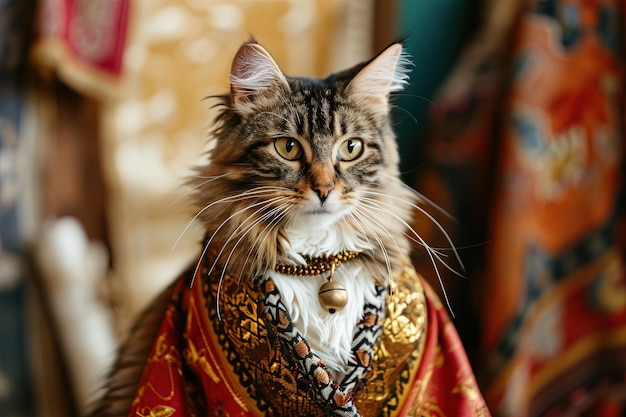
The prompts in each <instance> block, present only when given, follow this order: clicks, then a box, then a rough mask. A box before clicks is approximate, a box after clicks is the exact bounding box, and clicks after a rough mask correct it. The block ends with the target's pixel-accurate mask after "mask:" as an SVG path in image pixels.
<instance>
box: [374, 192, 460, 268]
mask: <svg viewBox="0 0 626 417" xmlns="http://www.w3.org/2000/svg"><path fill="white" fill-rule="evenodd" d="M363 201H369V203H373V204H374V205H375V206H374V207H370V208H372V209H374V210H379V211H381V212H384V213H387V212H388V208H387V207H384V206H382V205H381V202H380V201H377V200H373V199H363ZM394 217H396V218H397V219H398V220H399V221H400V222H402V223H403V224H404V226H405V227H406V228H407V230H410V231H411V232H413V235H414V236H415V237H416V238H417V239H419V242H418V241H416V240H415V239H414V238H412V237H411V236H409V235H407V234H405V236H407V237H408V238H410V239H411V240H412V241H413V242H416V243H417V244H419V245H421V246H422V247H424V249H426V250H427V251H428V252H430V253H432V254H433V255H434V256H435V258H436V259H437V260H438V261H439V262H441V264H442V265H444V266H445V267H446V269H448V270H449V271H450V272H452V273H454V274H455V275H458V276H459V277H461V278H467V277H466V276H465V275H463V274H461V273H460V272H458V271H456V270H455V269H454V268H452V267H451V266H450V265H448V264H447V263H446V262H445V261H444V260H443V259H441V258H442V257H446V258H447V257H448V255H447V254H444V253H441V252H440V251H439V250H438V249H436V248H434V247H432V246H430V245H428V244H427V243H426V241H425V240H424V239H423V238H422V237H421V236H420V235H419V233H417V232H416V231H415V230H414V229H413V228H412V227H411V226H410V225H409V224H408V223H407V222H406V221H404V220H402V219H401V218H399V217H398V216H396V215H394ZM450 250H452V251H453V252H454V253H455V254H456V248H455V247H451V248H450Z"/></svg>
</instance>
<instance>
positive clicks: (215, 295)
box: [92, 40, 438, 417]
mask: <svg viewBox="0 0 626 417" xmlns="http://www.w3.org/2000/svg"><path fill="white" fill-rule="evenodd" d="M410 65H411V64H410V61H409V60H408V59H407V57H406V55H405V54H404V52H403V49H402V45H401V43H394V44H392V45H390V46H389V47H387V48H386V49H385V50H383V51H382V52H381V53H380V54H378V55H377V56H375V57H374V58H372V59H371V60H369V61H367V62H364V63H361V64H358V65H356V66H354V67H352V68H350V69H347V70H344V71H341V72H337V73H334V74H331V75H330V76H328V77H327V78H325V79H313V78H297V77H289V76H287V75H285V74H283V72H282V71H281V70H280V68H279V66H278V65H277V63H276V62H275V61H274V59H273V58H272V57H271V55H270V54H269V53H268V51H267V50H266V49H265V48H264V47H262V46H261V45H260V44H259V43H257V42H256V41H254V40H251V41H249V42H246V43H244V44H243V45H242V46H241V47H240V49H239V50H238V51H237V53H236V54H235V57H234V59H233V62H232V67H231V73H230V87H231V91H230V93H229V94H226V95H222V96H217V97H216V98H217V99H218V101H219V104H218V106H219V108H220V111H219V113H218V115H217V117H216V120H215V129H214V131H213V135H212V138H213V139H212V140H213V142H212V143H213V146H212V149H211V151H210V158H209V160H210V161H209V162H208V163H207V164H206V165H205V166H200V167H198V168H197V169H196V172H195V173H194V174H195V175H194V176H192V178H190V180H189V184H190V185H191V188H192V190H193V200H194V202H195V207H196V215H195V216H194V218H193V221H200V222H201V223H202V224H203V226H204V229H205V231H206V237H205V240H204V242H203V243H204V246H203V249H202V252H201V254H200V256H199V260H198V262H197V263H196V264H195V265H193V266H192V267H191V268H190V270H189V271H188V272H187V273H186V274H185V275H184V276H183V277H181V279H179V280H178V281H177V282H175V283H174V284H173V285H172V286H170V287H169V288H168V289H167V290H166V291H164V292H163V293H162V294H161V296H160V297H159V298H158V299H157V300H155V302H154V303H153V304H152V305H151V307H150V308H149V309H148V310H147V312H146V313H144V315H143V316H142V317H141V318H140V320H139V321H138V323H137V325H136V326H135V328H134V331H133V332H132V334H131V336H130V338H129V341H128V342H127V343H126V344H125V346H124V347H123V348H122V350H121V352H120V356H119V359H118V362H117V365H116V367H115V369H114V371H113V373H112V375H111V377H110V379H109V381H108V383H107V386H106V389H105V391H106V392H105V394H104V396H103V398H102V400H101V401H100V402H99V405H98V406H97V407H96V408H95V410H94V412H93V414H92V416H93V417H95V416H126V415H144V416H147V415H150V416H156V415H164V416H165V415H168V416H169V415H202V416H204V415H268V416H292V415H302V416H317V415H319V416H323V415H333V416H335V415H336V416H356V415H392V414H393V412H394V410H396V409H399V408H398V407H399V404H403V402H404V403H407V404H408V402H409V400H407V398H409V397H410V398H413V397H415V396H416V395H417V394H416V393H417V392H418V391H416V390H409V387H410V385H411V384H415V383H416V381H417V379H416V378H417V376H416V375H418V373H419V372H422V371H419V370H420V369H422V368H420V360H421V359H422V358H423V355H424V351H425V349H426V348H425V346H427V341H426V329H427V327H426V321H427V320H429V317H428V316H427V313H426V311H427V310H428V308H429V307H428V305H427V298H428V293H427V292H425V289H424V288H425V287H424V286H423V285H422V284H421V280H420V279H419V278H418V276H417V275H416V273H415V271H414V270H413V269H412V267H411V265H410V263H409V261H408V260H409V252H410V249H411V245H412V243H414V242H417V243H418V244H420V245H423V246H424V247H425V248H426V249H427V250H428V251H429V253H430V254H431V256H432V257H433V258H435V257H438V253H437V252H436V251H435V250H433V249H431V248H429V247H428V245H426V243H425V242H424V241H423V240H422V239H421V238H420V237H419V235H418V234H417V233H415V232H414V231H413V230H412V229H411V228H410V226H409V224H410V222H411V220H412V216H413V215H414V211H415V210H416V209H419V207H418V205H417V203H418V197H417V194H416V193H415V192H414V191H413V190H411V189H410V188H409V187H407V186H406V185H405V184H404V183H403V182H402V180H401V179H400V174H399V171H398V164H399V152H398V149H397V144H396V141H395V136H394V133H393V130H392V124H391V119H390V107H391V101H390V95H391V94H392V93H394V92H396V91H400V90H402V88H403V87H404V86H405V85H406V83H407V82H408V73H409V69H410ZM422 213H425V212H424V211H422ZM429 314H430V313H429ZM432 317H436V316H435V315H433V316H432ZM155 341H156V342H155ZM165 352H169V353H165ZM158 369H161V371H162V372H161V371H158ZM163 370H167V372H165V371H163ZM418 371H419V372H418ZM154 372H156V374H155V373H154ZM159 372H160V373H159ZM155 375H157V376H155ZM424 381H425V380H424ZM159 384H161V386H162V387H161V388H158V387H159ZM177 384H178V385H177ZM181 387H183V388H181ZM410 392H414V394H412V395H413V397H411V396H410V395H409V394H408V393H410ZM407 396H408V397H407ZM181 398H182V399H181ZM408 407H409V405H406V406H405V408H406V409H408ZM413 407H416V405H413ZM233 410H235V411H233ZM416 415H417V414H416Z"/></svg>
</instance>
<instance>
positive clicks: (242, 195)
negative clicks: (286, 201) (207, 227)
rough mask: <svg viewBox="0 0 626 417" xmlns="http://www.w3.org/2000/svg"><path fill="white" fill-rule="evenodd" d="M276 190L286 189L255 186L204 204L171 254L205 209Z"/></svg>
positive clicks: (173, 248)
mask: <svg viewBox="0 0 626 417" xmlns="http://www.w3.org/2000/svg"><path fill="white" fill-rule="evenodd" d="M276 191H284V188H282V187H268V186H264V187H257V188H253V189H251V190H247V191H244V192H242V193H237V194H233V195H229V196H226V197H223V198H220V199H219V200H216V201H213V202H212V203H210V204H208V205H206V206H204V207H203V208H202V209H201V210H200V211H198V213H196V215H195V216H193V218H192V219H191V220H190V221H189V222H188V223H187V225H186V226H185V228H184V229H183V231H182V232H180V234H179V235H178V237H177V238H176V241H175V242H174V245H172V249H170V256H171V255H172V253H173V252H174V250H176V248H177V247H178V244H179V243H180V240H181V239H182V238H183V236H184V235H185V233H187V231H188V230H189V228H190V227H191V225H192V224H193V223H194V222H195V221H196V220H197V219H198V217H200V216H201V215H202V213H204V212H205V211H207V210H208V209H210V208H211V207H213V206H215V205H217V204H223V203H232V202H239V201H242V200H245V199H250V198H255V197H259V196H263V195H266V194H271V193H274V192H276Z"/></svg>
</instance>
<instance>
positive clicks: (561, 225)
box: [432, 0, 626, 416]
mask: <svg viewBox="0 0 626 417" xmlns="http://www.w3.org/2000/svg"><path fill="white" fill-rule="evenodd" d="M624 12H625V11H624V2H623V1H621V0H613V1H611V0H608V1H604V0H571V1H570V0H568V1H566V0H551V1H537V2H535V3H534V4H531V5H529V6H527V7H526V8H525V10H523V12H522V13H521V15H519V16H518V17H519V19H518V26H517V28H516V30H515V36H514V39H513V47H512V48H511V47H510V46H508V48H509V51H510V52H511V54H512V60H511V65H510V72H509V73H508V74H506V77H507V78H508V79H509V80H510V86H509V87H508V89H507V90H506V93H505V94H504V97H503V100H502V101H501V103H500V104H501V105H496V104H495V103H497V101H496V100H495V98H493V99H492V100H484V99H481V94H480V93H484V92H485V91H486V90H488V89H489V88H493V87H494V85H495V82H494V83H493V84H491V85H486V84H482V85H481V86H480V87H479V88H476V86H477V85H476V84H474V86H473V87H467V86H466V91H468V93H467V96H465V97H463V99H464V100H465V103H467V104H468V106H467V107H466V108H465V109H464V110H463V111H462V112H461V113H463V114H465V117H467V114H468V112H469V111H472V112H473V115H474V118H473V119H471V122H467V120H468V119H465V120H464V121H463V123H459V124H458V125H456V126H455V127H456V128H457V129H456V130H455V131H454V132H453V133H451V131H452V129H448V130H447V131H446V133H447V136H445V140H444V136H441V137H439V138H437V139H435V141H434V143H433V148H432V149H433V150H434V152H433V157H434V161H435V162H436V164H437V165H438V166H439V167H440V168H441V170H440V171H439V174H438V175H439V180H438V181H439V183H440V184H445V186H444V189H445V190H446V191H445V199H444V200H443V201H452V202H453V204H450V207H451V208H452V211H453V212H456V213H459V212H460V211H463V210H464V208H465V209H467V210H465V211H464V214H463V216H464V217H463V220H464V221H465V224H466V225H467V222H470V223H473V224H478V225H481V226H483V227H484V234H483V235H482V237H481V235H480V234H476V235H473V237H472V236H468V234H467V230H458V231H457V233H459V234H461V235H463V239H464V242H465V243H468V241H471V240H472V239H475V240H474V241H473V243H474V244H477V243H480V244H481V248H482V250H483V251H484V253H483V257H482V259H484V264H482V263H480V262H478V263H475V264H474V268H470V270H471V272H472V274H471V276H470V278H471V279H472V282H473V285H474V289H475V293H476V294H478V296H477V297H476V300H475V303H474V308H475V311H477V316H478V317H480V321H479V325H478V326H477V329H476V333H477V334H480V340H479V342H478V348H479V349H478V353H477V355H476V360H477V363H478V364H479V367H478V368H479V371H478V375H479V380H480V381H481V384H482V386H483V392H484V393H485V398H486V400H487V404H488V406H489V408H490V410H491V411H492V412H493V413H494V415H500V416H560V415H589V416H613V415H623V414H622V413H623V412H624V410H626V407H625V403H626V402H625V400H624V398H625V397H624V396H625V395H626V384H625V380H626V277H625V271H624V257H625V253H626V252H625V248H624V243H625V242H624V231H625V229H624V218H625V216H624V214H625V211H624V204H623V203H624V166H625V164H624V141H623V139H624V130H623V129H624V120H625V118H624V107H623V105H624V72H623V71H624V67H623V64H624V63H623V54H622V53H623V50H620V48H623V46H624V39H623V38H620V36H622V35H621V34H620V31H619V29H620V27H622V26H621V25H622V24H623V21H624ZM457 81H458V79H457ZM473 88H474V89H473ZM492 97H494V95H492ZM477 98H478V99H477ZM483 98H484V97H483ZM456 120H457V121H459V120H463V117H462V116H461V117H459V115H456ZM449 121H450V120H448V123H449ZM442 126H445V123H443V124H442ZM447 126H448V127H450V124H448V125H447ZM442 131H445V129H442ZM491 132H493V135H490V133H491ZM460 184H464V186H463V187H462V188H461V189H459V188H458V187H459V185H460ZM468 191H475V193H473V194H472V193H471V192H470V193H468ZM455 193H457V194H456V196H455ZM463 198H468V199H469V198H473V199H474V200H473V201H471V202H468V200H463ZM473 231H474V232H476V230H473ZM479 233H480V232H479ZM483 239H484V240H483ZM484 242H487V243H484ZM453 304H454V302H453Z"/></svg>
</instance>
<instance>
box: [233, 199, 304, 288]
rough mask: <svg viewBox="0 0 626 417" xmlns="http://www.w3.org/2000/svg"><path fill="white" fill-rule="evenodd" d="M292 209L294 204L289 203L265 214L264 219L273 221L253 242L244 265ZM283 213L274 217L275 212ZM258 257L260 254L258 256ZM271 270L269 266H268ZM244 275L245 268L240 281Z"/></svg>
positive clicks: (241, 272)
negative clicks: (268, 218) (269, 218)
mask: <svg viewBox="0 0 626 417" xmlns="http://www.w3.org/2000/svg"><path fill="white" fill-rule="evenodd" d="M291 208H292V204H291V203H290V202H287V203H283V204H281V205H279V206H278V207H276V208H274V209H273V210H271V211H270V212H268V213H267V214H265V215H264V216H263V217H272V219H271V221H270V222H269V223H268V224H267V225H266V226H265V228H264V229H263V230H262V231H260V232H259V234H258V236H257V237H256V239H254V241H252V242H251V244H250V250H248V255H247V256H246V259H245V261H244V264H247V263H248V260H249V259H250V256H252V253H253V252H254V251H255V250H256V248H257V246H258V245H259V244H260V243H261V242H262V241H263V240H265V238H266V237H267V235H269V233H270V231H271V229H272V228H273V227H275V226H277V225H278V224H279V223H280V222H281V221H282V219H283V218H284V217H285V216H286V215H287V213H288V212H289V209H291ZM279 211H282V213H280V215H278V216H274V215H273V214H274V212H279ZM256 256H258V252H257V255H256ZM268 268H269V265H268ZM242 274H243V268H242V270H241V271H240V273H239V278H238V279H239V281H241V276H242Z"/></svg>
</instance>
